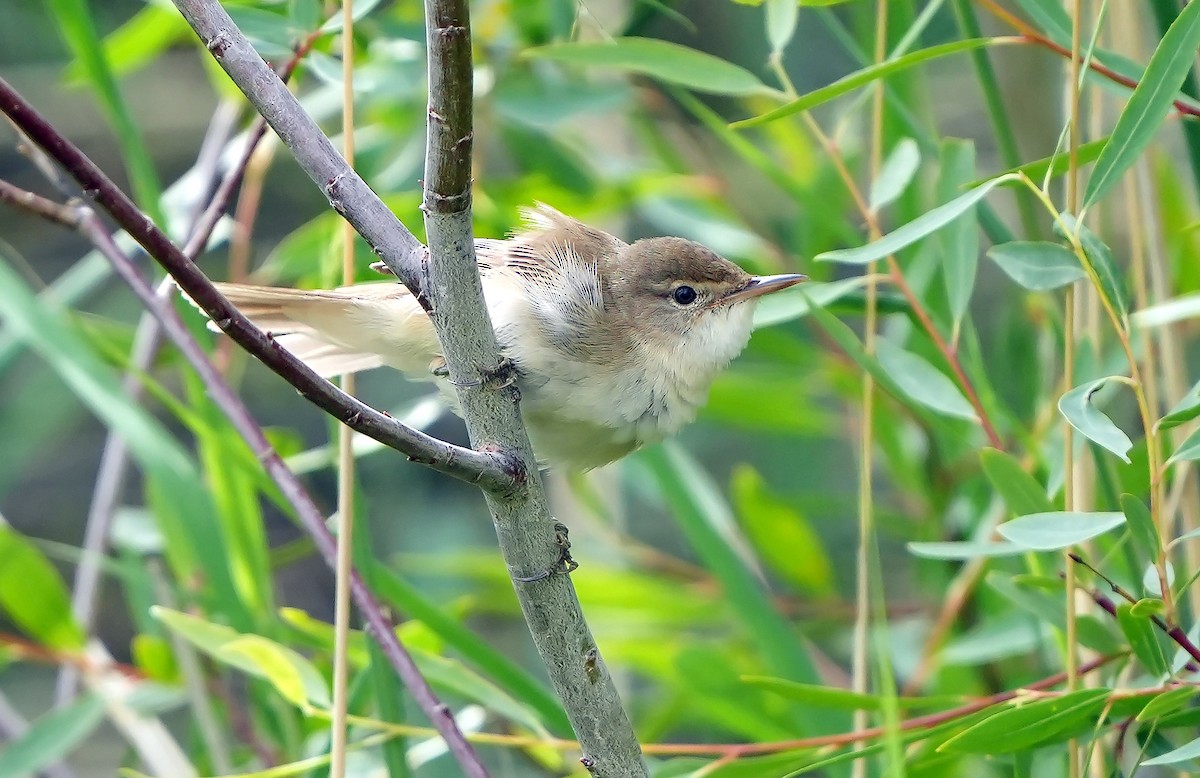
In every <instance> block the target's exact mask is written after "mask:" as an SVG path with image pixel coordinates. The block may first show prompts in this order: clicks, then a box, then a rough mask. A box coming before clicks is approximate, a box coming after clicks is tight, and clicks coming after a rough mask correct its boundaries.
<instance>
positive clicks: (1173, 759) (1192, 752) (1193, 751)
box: [1141, 738, 1200, 767]
mask: <svg viewBox="0 0 1200 778" xmlns="http://www.w3.org/2000/svg"><path fill="white" fill-rule="evenodd" d="M1198 756H1200V738H1196V739H1195V740H1193V741H1191V742H1190V743H1185V744H1184V745H1182V746H1180V747H1179V748H1176V749H1174V750H1173V751H1168V752H1167V753H1165V754H1161V755H1159V756H1156V757H1154V758H1153V759H1147V760H1146V761H1144V762H1142V763H1141V766H1142V767H1150V766H1152V765H1160V764H1178V763H1179V762H1186V761H1188V760H1189V759H1195V758H1196V757H1198Z"/></svg>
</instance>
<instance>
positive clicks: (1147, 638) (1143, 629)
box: [1117, 603, 1167, 677]
mask: <svg viewBox="0 0 1200 778" xmlns="http://www.w3.org/2000/svg"><path fill="white" fill-rule="evenodd" d="M1117 624H1118V625H1120V627H1121V632H1122V633H1124V635H1125V639H1126V640H1128V641H1129V647H1130V648H1131V649H1132V650H1133V654H1134V656H1136V657H1137V658H1138V661H1139V662H1141V663H1142V665H1143V666H1144V667H1145V668H1146V670H1147V672H1149V673H1150V674H1151V675H1154V676H1156V677H1158V676H1164V675H1166V674H1167V658H1166V657H1165V656H1164V655H1163V651H1162V646H1161V645H1159V643H1158V636H1157V635H1156V634H1155V632H1154V625H1153V624H1151V623H1150V619H1149V618H1148V617H1146V616H1138V615H1136V614H1135V613H1133V606H1132V605H1130V604H1129V603H1122V604H1120V605H1118V606H1117Z"/></svg>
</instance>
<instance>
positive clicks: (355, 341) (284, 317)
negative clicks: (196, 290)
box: [189, 283, 438, 376]
mask: <svg viewBox="0 0 1200 778" xmlns="http://www.w3.org/2000/svg"><path fill="white" fill-rule="evenodd" d="M216 287H217V289H218V291H220V292H221V294H223V295H225V297H226V298H228V299H229V301H230V302H231V303H233V304H234V305H235V306H236V307H237V309H238V310H239V311H241V312H242V313H243V314H244V315H245V316H246V318H248V319H250V321H251V322H252V323H253V324H254V325H255V326H257V327H258V328H259V329H262V330H263V331H265V332H267V333H270V334H271V335H272V336H274V337H275V339H276V341H277V342H278V343H279V344H280V345H281V346H283V347H284V348H286V349H287V350H288V351H290V352H292V353H293V354H295V355H296V356H297V357H299V358H300V359H302V360H304V362H306V363H307V364H308V366H309V367H311V368H312V369H313V370H315V371H316V372H318V373H320V374H321V375H323V376H333V375H339V374H344V373H353V372H357V371H360V370H369V369H371V368H375V367H379V366H380V365H383V364H391V365H393V366H394V367H397V368H398V369H401V370H404V371H406V372H414V373H419V372H423V371H427V369H428V365H429V363H430V362H431V361H432V360H433V359H434V358H435V357H436V352H437V350H438V348H437V338H436V336H435V335H434V333H433V327H432V324H431V323H430V322H429V320H428V318H427V317H426V316H425V314H424V311H422V310H421V309H420V307H419V306H417V304H416V302H415V301H414V300H413V299H412V297H411V295H409V294H408V293H407V290H405V289H404V287H403V286H400V285H399V284H395V283H383V284H379V283H374V284H358V285H355V286H348V287H342V288H340V289H325V290H315V289H312V290H310V289H285V288H280V287H269V286H253V285H250V284H225V283H218V284H216ZM189 302H191V301H190V300H189ZM194 304H195V303H194V302H193V305H194ZM209 328H210V329H218V328H217V327H216V325H215V324H214V323H212V322H209Z"/></svg>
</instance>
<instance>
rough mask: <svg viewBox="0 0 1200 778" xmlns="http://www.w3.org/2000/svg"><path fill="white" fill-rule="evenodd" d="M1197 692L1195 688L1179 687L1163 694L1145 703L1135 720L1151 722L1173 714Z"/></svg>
mask: <svg viewBox="0 0 1200 778" xmlns="http://www.w3.org/2000/svg"><path fill="white" fill-rule="evenodd" d="M1197 692H1200V689H1197V688H1196V687H1195V686H1181V687H1180V688H1178V689H1171V690H1170V691H1167V692H1163V693H1162V694H1160V695H1158V696H1157V697H1155V698H1154V699H1152V700H1151V701H1150V702H1148V703H1146V707H1144V708H1142V710H1141V711H1140V712H1139V713H1138V715H1137V720H1138V721H1139V722H1141V721H1153V720H1154V719H1156V718H1158V717H1159V716H1166V715H1167V714H1169V713H1174V712H1175V711H1177V710H1180V709H1181V708H1183V707H1184V706H1185V705H1187V704H1188V703H1190V702H1191V701H1192V698H1193V697H1195V696H1196V693H1197Z"/></svg>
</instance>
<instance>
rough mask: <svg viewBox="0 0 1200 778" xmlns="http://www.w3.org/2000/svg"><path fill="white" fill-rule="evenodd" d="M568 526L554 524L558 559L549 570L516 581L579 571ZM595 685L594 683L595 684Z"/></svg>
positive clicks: (517, 577) (538, 579) (557, 522)
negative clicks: (572, 551)
mask: <svg viewBox="0 0 1200 778" xmlns="http://www.w3.org/2000/svg"><path fill="white" fill-rule="evenodd" d="M568 532H569V530H568V529H567V525H566V524H563V523H562V522H561V521H555V522H554V545H556V546H558V559H557V560H556V561H555V562H554V564H552V565H550V567H549V569H546V570H543V571H542V572H540V573H537V574H535V575H531V576H520V575H514V576H513V580H514V581H520V582H521V583H537V582H538V581H545V580H546V579H548V578H550V577H551V576H555V575H570V574H571V573H573V572H575V571H576V570H578V569H579V563H578V562H576V561H575V560H574V559H572V558H571V540H570V538H569V537H568ZM593 683H594V682H593Z"/></svg>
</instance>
